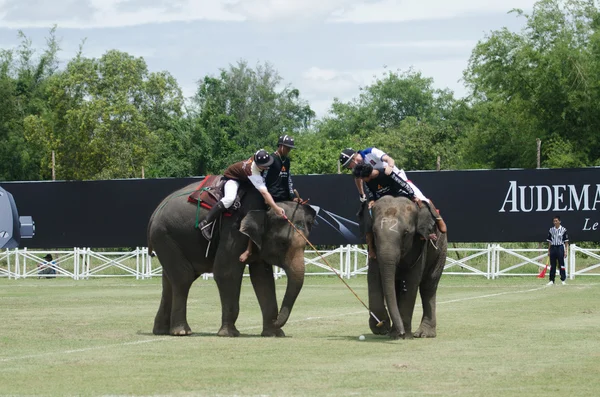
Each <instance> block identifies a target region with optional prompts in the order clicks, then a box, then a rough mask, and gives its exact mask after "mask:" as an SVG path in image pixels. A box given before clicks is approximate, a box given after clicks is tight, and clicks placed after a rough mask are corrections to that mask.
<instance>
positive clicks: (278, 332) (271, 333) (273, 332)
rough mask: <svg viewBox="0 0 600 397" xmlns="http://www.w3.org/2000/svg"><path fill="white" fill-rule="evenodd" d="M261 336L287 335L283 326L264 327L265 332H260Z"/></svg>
mask: <svg viewBox="0 0 600 397" xmlns="http://www.w3.org/2000/svg"><path fill="white" fill-rule="evenodd" d="M260 336H274V337H278V338H283V337H285V332H283V330H282V329H281V328H277V329H263V332H262V333H261V334H260Z"/></svg>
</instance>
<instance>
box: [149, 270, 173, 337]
mask: <svg viewBox="0 0 600 397" xmlns="http://www.w3.org/2000/svg"><path fill="white" fill-rule="evenodd" d="M172 303H173V289H172V288H171V282H170V281H169V279H168V278H167V275H166V274H165V273H164V272H163V275H162V297H161V298H160V306H159V307H158V313H156V317H155V318H154V328H153V329H152V333H153V334H154V335H169V331H170V328H171V307H172Z"/></svg>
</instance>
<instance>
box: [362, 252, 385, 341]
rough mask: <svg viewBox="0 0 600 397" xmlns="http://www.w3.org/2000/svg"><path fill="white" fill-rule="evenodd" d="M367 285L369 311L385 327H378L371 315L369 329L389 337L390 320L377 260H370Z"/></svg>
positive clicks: (376, 333)
mask: <svg viewBox="0 0 600 397" xmlns="http://www.w3.org/2000/svg"><path fill="white" fill-rule="evenodd" d="M367 285H368V287H369V311H371V313H373V314H374V315H375V316H377V318H378V319H379V320H380V321H381V322H383V325H381V326H379V327H378V326H377V325H378V322H377V320H375V319H374V318H373V316H372V315H371V314H370V313H369V328H370V329H371V332H372V333H373V334H375V335H387V334H388V332H389V331H390V318H389V316H388V312H387V309H386V307H385V300H384V296H383V287H382V286H381V274H380V272H379V264H378V263H377V260H376V259H370V260H369V268H368V272H367Z"/></svg>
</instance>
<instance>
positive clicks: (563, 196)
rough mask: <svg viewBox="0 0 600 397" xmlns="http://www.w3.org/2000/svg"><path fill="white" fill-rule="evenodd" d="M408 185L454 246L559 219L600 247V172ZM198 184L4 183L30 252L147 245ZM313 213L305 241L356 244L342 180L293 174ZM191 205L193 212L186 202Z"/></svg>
mask: <svg viewBox="0 0 600 397" xmlns="http://www.w3.org/2000/svg"><path fill="white" fill-rule="evenodd" d="M407 176H408V178H409V179H411V180H412V181H413V183H414V184H415V185H417V186H418V187H419V188H420V189H421V191H422V192H423V193H424V194H425V196H427V197H429V198H430V199H432V200H433V202H434V203H435V205H436V207H437V208H438V209H439V210H440V213H441V215H442V216H443V217H444V220H445V221H446V223H447V225H448V238H449V240H450V241H451V242H540V241H542V242H543V241H545V240H546V236H547V234H548V229H549V228H550V227H551V226H552V217H553V216H554V215H559V216H560V217H561V219H562V224H563V226H564V227H566V228H567V229H568V231H569V236H570V238H571V240H572V241H600V214H599V210H600V168H583V169H553V170H490V171H438V172H436V171H419V172H407ZM201 179H202V178H201V177H199V178H175V179H131V180H112V181H84V182H4V183H1V184H0V185H2V187H3V188H4V189H6V190H7V191H9V192H10V193H12V195H13V197H14V199H15V202H16V205H17V209H18V211H19V214H26V215H30V216H32V218H33V220H34V222H35V226H36V233H35V236H34V237H33V238H32V239H27V240H25V241H23V244H26V245H27V246H28V247H32V248H68V247H88V246H89V247H99V248H100V247H135V246H145V245H147V243H146V226H147V223H148V219H149V218H150V215H151V214H152V212H153V211H154V209H155V208H156V207H157V206H158V204H159V203H160V202H161V201H162V199H163V198H164V197H166V196H167V195H168V194H169V193H171V192H172V191H174V190H176V189H179V188H181V187H184V186H186V185H188V184H190V183H192V182H194V181H198V182H200V180H201ZM294 184H295V187H296V189H297V190H298V191H299V192H300V195H301V196H302V198H304V199H307V198H310V204H311V205H313V206H314V208H315V209H316V210H317V211H318V217H317V223H318V224H317V225H316V227H315V228H314V229H313V232H312V233H311V236H310V240H311V242H313V243H314V244H318V245H341V244H357V243H361V242H363V241H364V238H363V237H362V236H360V233H359V228H358V223H357V217H356V212H357V211H358V208H359V204H360V203H359V200H358V193H357V190H356V187H355V185H354V180H353V178H352V177H351V176H350V175H349V174H341V175H296V176H294ZM190 205H192V204H190Z"/></svg>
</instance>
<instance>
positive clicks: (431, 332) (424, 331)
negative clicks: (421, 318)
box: [414, 325, 437, 338]
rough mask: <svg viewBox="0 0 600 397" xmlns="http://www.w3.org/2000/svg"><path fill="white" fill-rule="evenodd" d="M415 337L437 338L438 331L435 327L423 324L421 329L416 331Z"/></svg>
mask: <svg viewBox="0 0 600 397" xmlns="http://www.w3.org/2000/svg"><path fill="white" fill-rule="evenodd" d="M414 336H415V338H435V337H436V336H437V333H436V331H435V328H432V327H427V326H423V325H421V326H420V327H419V329H418V330H417V331H416V332H415V333H414Z"/></svg>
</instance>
